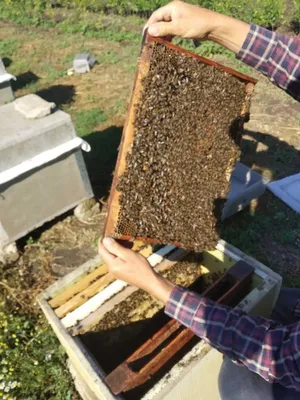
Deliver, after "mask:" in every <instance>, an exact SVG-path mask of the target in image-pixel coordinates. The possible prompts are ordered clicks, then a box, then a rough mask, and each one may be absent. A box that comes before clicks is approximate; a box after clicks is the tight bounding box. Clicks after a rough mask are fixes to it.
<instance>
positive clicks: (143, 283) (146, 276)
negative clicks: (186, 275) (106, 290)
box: [99, 237, 174, 303]
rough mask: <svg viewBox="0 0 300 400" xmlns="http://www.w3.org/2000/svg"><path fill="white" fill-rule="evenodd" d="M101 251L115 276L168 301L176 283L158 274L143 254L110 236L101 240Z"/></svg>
mask: <svg viewBox="0 0 300 400" xmlns="http://www.w3.org/2000/svg"><path fill="white" fill-rule="evenodd" d="M99 253H100V255H101V256H102V258H103V260H104V262H105V263H106V265H107V267H108V270H109V272H110V273H112V274H113V275H114V277H115V278H117V279H121V280H123V281H125V282H127V283H129V284H130V285H132V286H136V287H138V288H140V289H143V290H145V291H146V292H148V293H150V294H151V295H153V296H154V297H157V298H158V299H159V300H161V301H163V302H164V303H166V302H167V301H168V298H169V296H170V294H171V292H172V290H173V287H174V285H173V284H172V283H171V282H168V281H167V280H165V279H163V278H162V277H160V276H159V275H158V274H156V272H155V271H153V269H152V268H151V266H150V265H149V263H148V261H147V260H146V259H145V258H144V257H143V256H142V255H140V254H138V253H135V252H134V251H133V250H130V249H126V248H125V247H123V246H121V245H120V244H119V243H118V242H116V241H115V240H114V239H112V238H109V237H107V238H104V240H103V242H102V243H101V242H99Z"/></svg>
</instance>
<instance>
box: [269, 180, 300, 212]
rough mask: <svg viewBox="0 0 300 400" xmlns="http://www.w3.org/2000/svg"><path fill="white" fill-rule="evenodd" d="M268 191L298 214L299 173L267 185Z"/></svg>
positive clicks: (299, 199)
mask: <svg viewBox="0 0 300 400" xmlns="http://www.w3.org/2000/svg"><path fill="white" fill-rule="evenodd" d="M268 189H269V190H271V192H273V193H274V194H275V196H277V197H279V198H280V199H281V200H282V201H283V202H284V203H286V204H287V205H288V206H289V207H291V208H292V209H293V210H294V211H296V212H298V213H300V173H299V174H295V175H291V176H288V177H287V178H284V179H280V180H279V181H274V182H271V183H269V185H268Z"/></svg>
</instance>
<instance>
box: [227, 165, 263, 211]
mask: <svg viewBox="0 0 300 400" xmlns="http://www.w3.org/2000/svg"><path fill="white" fill-rule="evenodd" d="M268 183H269V180H268V179H266V178H264V177H263V176H261V175H259V174H258V173H257V172H255V171H253V170H252V169H250V168H248V167H247V166H246V165H244V164H242V163H240V162H238V163H236V166H235V169H234V171H233V172H232V175H231V178H230V193H229V195H228V197H227V202H226V205H225V207H224V210H223V215H222V218H223V219H226V218H229V217H230V216H231V215H233V214H236V213H237V212H239V211H241V210H242V209H243V208H245V207H246V206H248V205H249V204H250V202H251V201H252V200H254V199H257V198H259V197H260V196H261V195H263V194H264V192H265V190H266V188H267V185H268Z"/></svg>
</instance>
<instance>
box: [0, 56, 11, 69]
mask: <svg viewBox="0 0 300 400" xmlns="http://www.w3.org/2000/svg"><path fill="white" fill-rule="evenodd" d="M2 61H3V64H4V67H5V68H8V67H9V66H10V64H11V63H12V59H11V58H9V57H3V58H2Z"/></svg>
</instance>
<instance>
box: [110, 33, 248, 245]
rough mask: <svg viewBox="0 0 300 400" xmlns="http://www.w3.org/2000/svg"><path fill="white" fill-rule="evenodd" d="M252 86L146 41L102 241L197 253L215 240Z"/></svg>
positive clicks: (172, 48)
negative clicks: (176, 247) (163, 246)
mask: <svg viewBox="0 0 300 400" xmlns="http://www.w3.org/2000/svg"><path fill="white" fill-rule="evenodd" d="M254 83H255V80H253V79H252V78H250V77H247V76H245V75H242V74H240V73H238V72H236V71H233V70H232V69H229V68H225V67H223V66H221V65H219V64H217V63H214V62H212V61H210V60H207V59H205V58H202V57H199V56H198V55H195V54H193V53H190V52H187V51H184V50H183V49H181V48H179V47H177V46H174V45H172V44H170V43H168V42H166V41H164V40H161V39H153V38H151V37H149V36H147V38H146V41H145V44H144V46H143V48H142V52H141V57H140V60H139V63H138V69H137V75H136V81H135V86H134V90H133V93H132V98H131V105H130V109H129V113H128V119H127V123H126V125H125V127H124V131H123V138H122V144H121V148H120V152H119V158H118V162H117V166H116V170H115V176H114V181H113V185H112V190H111V195H110V200H109V210H108V218H107V224H106V230H105V231H106V235H111V236H114V237H116V238H120V239H126V240H128V239H129V240H132V239H133V238H140V239H141V240H146V241H148V242H152V243H154V242H158V243H174V244H175V245H179V246H181V247H185V248H190V249H196V250H203V249H211V248H213V247H214V246H215V245H216V243H217V240H218V228H219V223H220V220H221V214H222V209H223V206H224V203H225V199H226V196H227V194H228V192H229V188H230V184H229V179H228V174H229V176H230V171H231V170H232V169H233V167H234V165H235V162H236V161H237V160H238V159H239V155H240V148H239V142H240V136H241V131H242V127H243V123H244V121H245V119H246V118H248V114H249V105H250V97H251V93H252V91H253V87H254Z"/></svg>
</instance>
